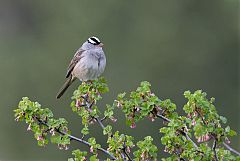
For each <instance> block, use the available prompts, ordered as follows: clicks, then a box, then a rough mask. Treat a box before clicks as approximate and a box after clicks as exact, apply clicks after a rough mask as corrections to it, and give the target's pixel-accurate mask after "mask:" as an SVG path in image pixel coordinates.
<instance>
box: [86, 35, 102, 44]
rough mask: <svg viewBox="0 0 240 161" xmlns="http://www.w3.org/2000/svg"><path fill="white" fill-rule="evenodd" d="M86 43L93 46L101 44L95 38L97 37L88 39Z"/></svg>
mask: <svg viewBox="0 0 240 161" xmlns="http://www.w3.org/2000/svg"><path fill="white" fill-rule="evenodd" d="M88 42H89V43H90V44H93V45H99V44H100V43H101V42H100V40H99V39H98V38H97V37H94V36H93V37H90V38H89V39H88Z"/></svg>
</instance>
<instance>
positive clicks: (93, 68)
mask: <svg viewBox="0 0 240 161" xmlns="http://www.w3.org/2000/svg"><path fill="white" fill-rule="evenodd" d="M98 73H99V72H98V59H97V58H96V57H94V56H91V55H85V56H83V57H82V58H81V59H80V61H79V62H78V63H77V64H76V66H75V67H74V69H73V75H74V76H75V77H77V78H78V79H80V80H81V81H87V80H94V79H96V78H97V77H98V75H99V74H98Z"/></svg>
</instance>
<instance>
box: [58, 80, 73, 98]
mask: <svg viewBox="0 0 240 161" xmlns="http://www.w3.org/2000/svg"><path fill="white" fill-rule="evenodd" d="M74 80H75V78H73V79H72V77H71V76H70V77H69V78H68V79H67V80H66V82H65V83H64V84H63V86H62V87H61V89H60V90H59V92H58V93H57V96H56V98H57V99H59V98H60V97H61V96H62V95H63V94H64V92H65V91H66V90H67V89H68V87H69V86H70V85H71V84H72V82H73V81H74Z"/></svg>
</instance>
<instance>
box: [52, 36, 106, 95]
mask: <svg viewBox="0 0 240 161" xmlns="http://www.w3.org/2000/svg"><path fill="white" fill-rule="evenodd" d="M105 66H106V56H105V54H104V51H103V43H102V42H101V41H100V40H99V39H98V38H97V37H95V36H92V37H89V38H88V39H87V41H85V42H84V43H83V44H82V46H81V47H80V48H79V49H78V50H77V51H76V52H75V54H74V56H73V58H72V60H71V61H70V64H69V66H68V68H67V74H66V78H67V80H66V82H65V83H64V84H63V86H62V87H61V88H60V90H59V92H58V93H57V96H56V98H57V99H59V98H60V97H61V96H62V95H63V94H64V92H65V91H66V90H67V89H68V87H69V86H70V85H71V84H72V83H73V82H74V81H75V80H76V79H79V80H80V81H82V82H84V81H92V80H96V79H97V78H98V77H99V76H100V75H101V74H102V73H103V72H104V69H105Z"/></svg>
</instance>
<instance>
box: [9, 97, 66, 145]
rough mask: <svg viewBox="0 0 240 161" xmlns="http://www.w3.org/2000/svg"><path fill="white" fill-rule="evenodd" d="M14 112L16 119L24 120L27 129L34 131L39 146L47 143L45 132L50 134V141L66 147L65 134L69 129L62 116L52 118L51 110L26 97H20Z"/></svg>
mask: <svg viewBox="0 0 240 161" xmlns="http://www.w3.org/2000/svg"><path fill="white" fill-rule="evenodd" d="M14 112H15V120H16V121H25V122H26V123H27V124H28V128H27V130H28V131H32V132H33V133H34V137H35V139H36V140H37V141H38V145H39V146H45V145H47V144H48V138H47V134H50V140H51V142H52V143H54V144H57V145H58V147H59V148H60V149H63V148H65V149H68V145H69V144H70V139H69V138H68V135H67V134H68V133H70V131H69V130H68V128H67V121H66V120H65V119H64V118H59V119H54V118H53V113H52V111H51V110H49V109H48V108H41V105H40V104H39V103H38V102H32V101H30V100H29V99H28V98H27V97H23V98H22V101H20V102H19V104H18V108H17V109H16V110H14ZM56 131H58V132H60V133H57V132H56ZM63 133H65V134H63Z"/></svg>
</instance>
